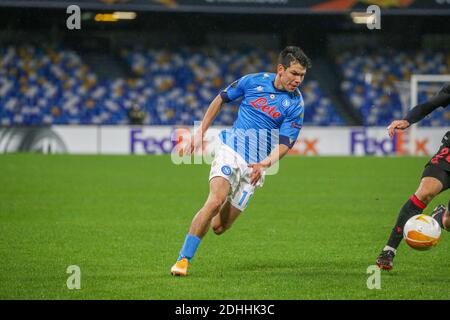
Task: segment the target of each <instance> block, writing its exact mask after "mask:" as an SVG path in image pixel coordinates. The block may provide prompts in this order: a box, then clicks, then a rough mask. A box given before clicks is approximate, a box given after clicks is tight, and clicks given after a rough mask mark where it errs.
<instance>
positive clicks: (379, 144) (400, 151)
mask: <svg viewBox="0 0 450 320" xmlns="http://www.w3.org/2000/svg"><path fill="white" fill-rule="evenodd" d="M427 143H428V139H427V138H425V139H422V140H419V139H416V140H415V141H414V144H415V148H414V154H415V155H420V154H423V155H429V152H428V149H427ZM408 145H409V136H408V132H407V131H400V132H398V133H397V134H396V135H395V136H394V138H393V139H390V138H389V137H388V136H387V135H386V137H384V136H383V137H382V138H377V137H370V136H369V134H368V132H367V130H366V129H356V130H352V131H351V133H350V154H352V155H354V154H362V155H394V154H397V155H405V154H408V153H409V151H408Z"/></svg>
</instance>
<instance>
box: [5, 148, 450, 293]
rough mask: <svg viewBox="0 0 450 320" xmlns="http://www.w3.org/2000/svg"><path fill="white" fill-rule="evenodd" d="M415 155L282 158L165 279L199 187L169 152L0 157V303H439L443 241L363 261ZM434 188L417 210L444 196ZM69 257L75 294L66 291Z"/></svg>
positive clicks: (446, 243) (411, 185)
mask: <svg viewBox="0 0 450 320" xmlns="http://www.w3.org/2000/svg"><path fill="white" fill-rule="evenodd" d="M426 161H427V158H408V157H404V158H402V157H398V158H391V157H361V158H356V157H355V158H351V157H287V158H286V159H283V160H282V162H281V165H280V172H279V174H278V175H275V176H270V177H268V178H267V180H266V183H265V186H264V187H263V188H262V189H259V190H258V191H257V192H256V193H255V195H254V196H253V198H252V200H251V202H250V205H249V207H248V208H247V210H246V211H245V212H244V214H243V215H242V216H241V217H240V218H239V219H238V220H237V221H236V224H235V225H234V226H233V228H231V229H230V230H229V231H227V232H226V233H225V234H223V235H221V236H216V235H215V234H214V233H213V232H211V231H210V232H208V234H207V235H206V237H205V238H204V240H203V241H202V243H201V244H200V247H199V250H198V251H197V255H196V256H195V258H194V260H193V263H192V265H191V268H190V275H189V276H188V277H187V278H175V277H171V276H170V275H169V269H170V267H171V265H172V264H173V263H174V261H175V259H176V258H177V255H178V252H179V250H180V247H181V245H182V242H183V240H184V237H185V234H186V232H187V229H188V226H189V224H190V222H191V220H192V217H193V216H194V214H195V213H196V212H197V210H198V209H199V208H200V207H201V205H202V204H203V202H204V200H205V199H206V196H207V192H208V183H207V180H208V173H209V166H207V165H196V166H194V165H183V166H176V165H173V164H172V163H171V161H170V157H169V156H73V155H51V156H49V155H37V154H12V155H1V156H0V299H158V300H159V299H288V300H290V299H449V298H450V276H449V272H450V235H449V234H443V235H442V239H441V242H440V243H439V245H438V246H437V247H436V248H434V249H433V250H431V251H427V252H418V251H414V250H412V249H410V248H409V247H408V246H407V245H406V244H404V243H402V245H401V246H400V248H399V254H398V256H397V258H396V261H395V268H394V270H393V271H391V272H389V273H388V272H383V273H382V275H381V289H380V290H376V289H374V290H369V289H368V288H367V285H366V282H367V278H368V277H369V276H370V275H369V274H367V273H366V271H367V267H368V266H369V265H373V264H374V260H375V258H376V256H377V255H378V253H379V251H380V250H381V248H382V247H383V246H384V244H385V241H386V240H387V237H388V235H389V232H390V230H391V228H392V226H393V223H394V222H395V220H396V217H397V213H398V211H399V209H400V207H401V206H402V205H403V203H404V202H405V201H406V199H407V198H408V197H409V196H410V195H411V194H412V193H413V192H414V191H415V189H416V188H417V186H418V182H419V179H420V175H421V172H422V168H423V165H424V164H425V162H426ZM448 199H449V194H448V192H444V193H443V194H441V195H440V196H439V197H438V198H436V199H435V200H434V201H433V203H432V204H431V205H430V206H429V208H428V209H427V210H426V212H428V213H429V212H430V211H431V210H432V208H433V207H434V205H436V204H438V203H444V204H447V202H448ZM69 265H77V266H79V267H80V269H81V289H80V290H69V289H68V288H67V286H66V281H67V278H68V277H69V276H70V275H69V274H67V273H66V269H67V267H68V266H69Z"/></svg>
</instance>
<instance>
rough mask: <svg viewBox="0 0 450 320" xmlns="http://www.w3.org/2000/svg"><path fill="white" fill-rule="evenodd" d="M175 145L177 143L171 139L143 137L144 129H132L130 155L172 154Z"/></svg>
mask: <svg viewBox="0 0 450 320" xmlns="http://www.w3.org/2000/svg"><path fill="white" fill-rule="evenodd" d="M175 144H176V142H174V141H172V139H171V138H170V137H163V138H156V137H143V136H142V129H132V130H131V132H130V153H132V154H135V153H147V154H161V153H170V152H171V151H172V149H173V147H174V146H175ZM141 150H142V151H141ZM139 151H141V152H139Z"/></svg>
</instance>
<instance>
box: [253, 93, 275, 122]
mask: <svg viewBox="0 0 450 320" xmlns="http://www.w3.org/2000/svg"><path fill="white" fill-rule="evenodd" d="M250 104H251V105H252V106H253V108H255V109H258V110H261V111H262V112H264V113H266V114H268V115H269V116H270V117H272V119H276V118H279V117H280V116H281V113H280V112H278V111H276V110H277V106H269V105H267V99H266V98H258V99H256V100H253V101H250Z"/></svg>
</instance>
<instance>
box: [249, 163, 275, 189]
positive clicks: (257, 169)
mask: <svg viewBox="0 0 450 320" xmlns="http://www.w3.org/2000/svg"><path fill="white" fill-rule="evenodd" d="M248 166H249V168H252V169H253V170H252V173H251V174H250V183H251V184H252V185H253V186H256V184H257V183H258V181H259V179H261V176H262V174H263V171H264V169H265V168H267V167H269V166H270V163H265V162H259V163H251V164H249V165H248Z"/></svg>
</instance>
